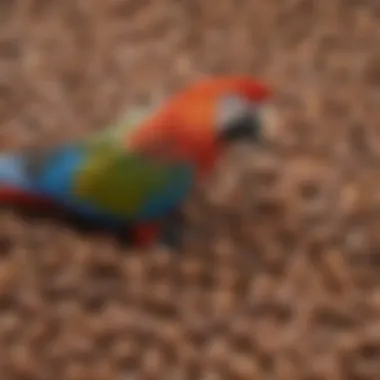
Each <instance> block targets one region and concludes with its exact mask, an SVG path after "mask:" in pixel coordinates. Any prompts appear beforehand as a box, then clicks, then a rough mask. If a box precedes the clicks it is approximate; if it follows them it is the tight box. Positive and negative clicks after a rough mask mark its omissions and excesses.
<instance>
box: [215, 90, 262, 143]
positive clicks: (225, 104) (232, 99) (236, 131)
mask: <svg viewBox="0 0 380 380" xmlns="http://www.w3.org/2000/svg"><path fill="white" fill-rule="evenodd" d="M258 111H259V108H258V106H256V105H255V104H254V103H252V102H250V101H248V100H246V99H244V98H242V97H240V96H237V95H229V96H225V97H223V98H222V99H221V101H220V103H219V105H218V110H217V126H218V134H219V136H220V138H222V139H223V140H226V141H232V140H242V139H245V138H251V139H252V138H254V139H256V138H258V135H259V132H260V122H259V114H258V113H259V112H258Z"/></svg>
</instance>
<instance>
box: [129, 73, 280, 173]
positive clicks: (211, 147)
mask: <svg viewBox="0 0 380 380" xmlns="http://www.w3.org/2000/svg"><path fill="white" fill-rule="evenodd" d="M270 100H271V91H270V89H269V88H268V87H267V86H266V85H265V84H263V83H260V82H258V81H256V80H254V79H252V78H251V77H247V76H231V77H216V78H210V79H206V80H202V81H200V82H197V83H195V84H193V85H191V86H189V87H188V88H186V89H185V90H184V91H182V92H180V93H178V94H176V95H175V96H173V97H172V98H171V99H169V101H168V102H167V103H166V105H165V106H164V107H163V108H162V109H160V110H159V112H158V113H157V114H156V115H154V116H153V117H152V118H151V119H149V120H148V121H147V123H146V124H145V126H143V127H142V128H141V131H140V132H139V131H137V132H136V136H135V138H134V139H133V137H132V143H133V145H134V146H136V147H137V148H138V149H141V150H142V151H144V150H145V151H146V150H148V151H153V152H156V154H157V152H158V151H160V157H167V158H174V159H178V160H187V161H189V162H191V163H194V164H195V165H196V167H197V168H198V169H199V171H200V172H207V171H208V170H209V169H211V168H212V167H213V165H214V163H215V161H216V160H217V158H218V157H219V156H220V154H221V153H222V152H223V151H224V149H225V148H227V147H228V146H230V145H231V144H234V143H236V142H239V141H248V142H251V143H253V145H259V144H261V143H262V142H264V141H265V140H267V138H268V137H270V135H271V133H272V132H273V128H274V127H275V125H274V123H273V121H274V120H270V119H273V112H274V111H273V109H272V107H271V106H270Z"/></svg>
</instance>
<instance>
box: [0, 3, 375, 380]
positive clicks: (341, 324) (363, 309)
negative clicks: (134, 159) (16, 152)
mask: <svg viewBox="0 0 380 380" xmlns="http://www.w3.org/2000/svg"><path fill="white" fill-rule="evenodd" d="M379 46H380V7H379V2H378V1H377V0H372V1H371V0H363V1H355V0H340V1H338V0H329V1H312V0H265V1H261V0H248V1H245V0H241V1H233V0H218V1H214V2H212V1H202V0H150V1H149V0H136V1H133V0H129V1H128V0H124V1H123V0H81V1H80V0H77V1H74V0H18V1H17V0H3V1H1V2H0V125H1V128H0V133H1V136H0V143H1V148H2V149H8V148H15V147H21V146H25V145H37V146H38V145H44V144H52V143H53V142H57V141H64V140H65V139H68V138H74V137H79V136H82V135H85V134H86V133H88V131H89V130H92V129H96V128H101V127H103V126H104V125H106V124H107V123H109V122H110V121H112V120H114V119H115V118H116V117H117V116H118V115H119V114H120V113H121V112H122V111H123V110H124V109H125V107H126V106H127V105H131V104H136V103H138V104H142V103H149V102H152V101H154V99H158V98H161V97H163V96H164V95H165V94H167V93H170V92H171V91H174V90H176V89H177V88H180V87H182V86H183V85H184V84H186V83H187V82H188V81H189V80H193V79H195V78H198V77H201V76H202V75H205V74H207V73H230V72H249V73H252V74H254V75H256V76H259V77H261V78H264V79H265V80H267V81H268V82H269V83H270V84H271V85H273V86H274V88H275V89H276V91H277V95H278V97H277V103H278V107H279V110H280V114H281V123H282V125H283V129H282V131H281V135H280V136H278V142H277V146H276V149H274V150H273V151H271V152H267V153H265V152H254V153H252V156H249V157H246V156H245V158H244V160H242V159H241V158H240V157H239V156H235V157H233V155H232V154H231V157H230V158H229V159H226V160H225V162H224V163H223V164H222V165H221V166H220V168H219V174H220V173H221V175H217V176H216V177H215V178H214V179H213V180H212V181H211V182H212V183H211V184H210V186H209V188H208V190H207V191H206V197H203V199H198V200H196V199H195V200H194V201H193V202H192V204H191V205H189V207H188V211H189V212H188V214H189V232H191V233H189V236H188V238H187V243H186V247H185V249H184V252H183V253H182V254H181V255H177V256H174V255H171V254H169V253H167V252H132V251H126V250H123V249H122V248H120V246H119V245H118V244H117V243H116V242H115V241H114V240H113V238H112V237H110V236H96V237H91V236H83V235H81V234H80V233H78V232H76V231H72V230H70V228H69V227H68V226H65V225H62V224H59V223H51V222H49V223H48V222H46V221H33V222H32V221H30V220H28V219H25V218H22V217H21V216H19V215H17V214H12V213H10V212H2V213H1V214H0V253H1V255H0V377H1V379H2V380H8V379H9V380H11V379H20V380H21V379H22V380H29V379H38V380H45V379H46V380H51V379H56V380H59V379H73V380H74V379H75V380H82V379H83V380H84V379H86V380H90V379H94V380H103V379H104V380H105V379H107V380H122V379H147V380H155V379H163V380H166V379H168V380H169V379H170V380H181V379H194V380H202V379H207V380H214V379H215V380H218V379H236V380H239V379H241V380H243V379H247V380H252V379H265V380H272V379H289V380H295V379H305V380H319V379H342V380H343V379H344V380H367V379H376V378H379V377H380V267H379V265H380V253H379V249H380V216H379V214H380V193H379V190H378V188H379V183H380V175H379V171H378V170H379V168H378V166H379V162H380V161H379V160H380V128H379V125H380V107H379V101H380V50H379ZM215 189H218V191H216V190H215ZM195 237H196V238H195Z"/></svg>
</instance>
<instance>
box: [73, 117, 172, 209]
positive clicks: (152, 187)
mask: <svg viewBox="0 0 380 380" xmlns="http://www.w3.org/2000/svg"><path fill="white" fill-rule="evenodd" d="M145 115H146V113H142V112H140V113H137V112H135V113H134V114H129V115H128V118H127V119H124V120H122V121H121V122H120V123H119V124H117V125H116V126H114V127H113V128H110V129H109V130H106V131H105V132H103V133H101V134H99V135H97V136H95V137H94V138H92V139H91V140H89V141H87V142H86V143H85V145H84V147H85V149H86V160H85V162H84V163H83V165H82V167H81V169H80V170H79V172H78V174H77V176H76V179H75V185H74V192H75V194H76V195H77V196H78V197H80V198H81V199H83V200H85V201H86V202H90V203H92V204H95V205H97V207H101V208H103V209H105V210H107V211H108V212H111V213H113V214H115V215H120V216H131V215H134V214H136V213H137V212H138V211H139V209H140V207H141V206H142V204H143V203H144V202H145V201H146V200H147V199H148V198H149V197H150V196H152V195H154V194H157V192H159V191H160V190H163V189H164V188H165V186H166V185H167V184H168V181H170V180H171V179H172V178H173V175H174V173H175V170H176V168H175V167H173V166H168V165H165V164H164V163H159V162H154V161H153V160H151V159H149V158H147V157H141V156H137V155H135V154H129V153H128V152H127V151H126V150H125V148H124V147H123V146H122V145H121V144H120V141H123V139H125V133H128V130H130V129H131V128H133V127H134V126H135V125H136V123H137V124H138V123H139V121H141V120H143V118H144V117H145ZM122 137H123V139H122ZM124 141H125V140H124Z"/></svg>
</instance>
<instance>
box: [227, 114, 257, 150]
mask: <svg viewBox="0 0 380 380" xmlns="http://www.w3.org/2000/svg"><path fill="white" fill-rule="evenodd" d="M221 138H222V139H223V140H224V141H226V142H231V143H232V142H238V141H252V142H259V140H260V139H261V136H260V125H259V121H258V120H257V118H256V117H255V116H254V115H250V114H248V115H244V117H243V118H241V119H238V120H235V122H234V123H233V125H230V126H229V127H228V128H225V129H224V130H223V131H222V132H221Z"/></svg>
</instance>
